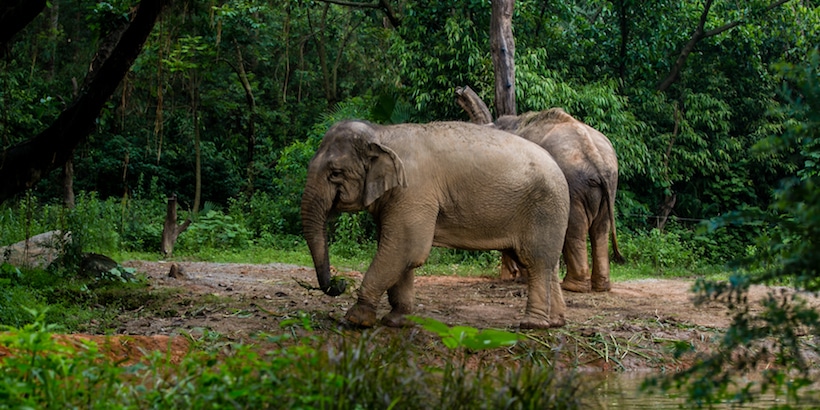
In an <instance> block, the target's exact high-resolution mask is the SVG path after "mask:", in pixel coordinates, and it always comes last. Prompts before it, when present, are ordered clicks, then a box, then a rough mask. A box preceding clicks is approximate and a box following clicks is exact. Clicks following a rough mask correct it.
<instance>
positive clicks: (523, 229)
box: [301, 120, 569, 328]
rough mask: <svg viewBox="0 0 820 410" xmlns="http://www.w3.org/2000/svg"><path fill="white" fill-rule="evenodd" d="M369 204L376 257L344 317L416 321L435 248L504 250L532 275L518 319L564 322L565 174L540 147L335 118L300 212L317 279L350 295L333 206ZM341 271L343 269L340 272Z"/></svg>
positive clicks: (367, 323) (445, 125)
mask: <svg viewBox="0 0 820 410" xmlns="http://www.w3.org/2000/svg"><path fill="white" fill-rule="evenodd" d="M360 210H367V211H368V212H370V213H371V214H372V215H373V216H374V220H375V222H376V226H377V232H378V246H377V250H376V254H375V256H374V258H373V260H372V262H371V263H370V266H369V267H368V269H367V271H366V272H365V274H364V277H363V279H362V282H361V284H360V286H359V288H358V292H357V293H358V294H357V301H356V303H355V304H354V305H353V306H352V307H351V308H350V309H349V310H348V311H347V313H346V314H345V318H346V319H347V321H349V322H350V323H353V324H354V325H358V326H361V327H371V326H374V325H375V324H376V322H377V318H376V315H377V311H376V309H377V306H378V303H379V301H380V299H381V297H382V295H383V294H384V293H385V291H387V295H388V301H389V303H390V307H391V311H390V312H389V313H388V314H386V315H385V316H384V317H383V318H382V320H381V322H382V324H383V325H386V326H392V327H400V326H406V325H408V324H409V323H408V321H407V319H406V317H405V316H406V315H408V314H411V313H412V311H413V304H414V289H413V280H414V277H413V272H414V269H415V268H417V267H419V266H421V265H422V264H423V263H424V262H425V261H426V259H427V257H428V255H429V253H430V250H431V247H432V246H438V247H449V248H460V249H468V250H500V251H501V252H502V254H505V255H508V256H509V257H510V258H512V259H513V260H514V261H515V262H516V263H518V264H520V265H521V266H522V267H524V268H525V269H527V271H528V272H529V276H528V281H527V292H528V293H527V304H526V309H525V312H524V317H523V318H522V320H521V322H520V326H521V328H550V327H560V326H563V325H564V324H565V318H564V315H565V311H566V304H565V302H564V297H563V294H562V291H561V286H560V282H559V278H558V264H559V261H560V257H561V248H562V246H563V242H564V235H565V234H566V228H567V221H568V217H569V190H568V186H567V181H566V178H565V177H564V174H563V173H562V172H561V169H560V168H559V167H558V165H557V164H556V163H555V161H554V160H553V159H552V157H551V156H550V155H549V153H547V152H546V151H545V150H543V149H542V148H541V147H539V146H538V145H536V144H533V143H531V142H529V141H526V140H524V139H522V138H519V137H516V136H514V135H512V134H509V133H507V132H503V131H499V130H494V129H492V128H490V127H485V126H480V125H475V124H469V123H463V122H438V123H429V124H398V125H376V124H372V123H369V122H366V121H360V120H347V121H342V122H339V123H336V124H334V125H333V126H331V127H330V129H329V130H328V131H327V133H326V134H325V135H324V137H323V139H322V141H321V143H320V145H319V148H318V150H317V152H316V154H315V156H314V157H313V158H312V159H311V160H310V163H309V165H308V171H307V180H306V183H305V190H304V193H303V195H302V203H301V216H302V226H303V234H304V237H305V240H306V242H307V244H308V247H309V249H310V253H311V256H312V258H313V263H314V267H315V269H316V277H317V279H318V282H319V287H320V288H321V289H322V290H323V291H324V292H325V293H326V294H328V295H331V296H336V295H338V294H340V293H342V292H344V286H342V288H341V289H339V287H338V286H334V283H333V280H331V277H330V265H329V255H328V244H327V222H328V219H329V218H330V217H331V216H332V215H334V214H335V213H337V212H356V211H360ZM333 279H335V278H333Z"/></svg>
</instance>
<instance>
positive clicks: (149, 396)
mask: <svg viewBox="0 0 820 410" xmlns="http://www.w3.org/2000/svg"><path fill="white" fill-rule="evenodd" d="M30 313H31V314H32V315H33V316H34V318H35V320H34V321H33V323H31V324H29V325H25V326H22V327H19V328H9V329H7V330H8V331H7V332H4V333H0V344H2V345H3V346H5V347H6V348H7V349H9V350H10V351H11V352H12V354H10V355H8V356H6V357H4V358H2V359H0V362H1V363H2V366H0V409H2V408H89V409H103V408H105V409H109V408H123V409H131V408H163V409H178V408H179V409H182V408H184V409H189V408H198V409H206V408H214V409H216V408H247V409H251V408H252V409H280V408H281V409H300V408H302V409H306V408H316V409H331V408H332V409H363V408H385V409H398V408H401V409H428V408H438V409H501V408H503V409H534V408H551V409H575V408H590V407H591V406H592V407H597V406H599V405H600V403H598V402H597V400H596V398H595V396H594V394H593V392H594V388H595V386H594V385H588V384H585V383H582V382H581V379H579V378H578V377H576V374H575V373H572V372H559V371H557V370H556V368H555V366H554V365H552V364H551V363H549V362H548V361H538V360H535V361H517V362H515V364H514V365H510V364H511V362H504V363H503V364H500V363H498V362H495V361H493V360H483V359H482V356H481V355H480V354H477V353H478V352H479V351H481V350H486V349H488V348H489V349H499V346H510V345H511V344H514V343H515V342H516V341H517V340H518V339H519V337H520V336H519V335H516V334H512V333H508V332H504V331H494V332H490V333H487V332H486V331H484V332H478V331H476V330H475V329H471V328H448V327H446V326H444V325H443V324H441V323H438V322H435V321H432V322H426V323H425V325H424V326H425V328H427V329H433V330H432V331H434V332H435V333H437V334H438V335H439V336H442V337H444V336H443V335H442V332H443V333H446V334H447V335H449V336H450V337H451V339H452V340H455V341H452V340H451V342H450V343H447V346H448V347H449V350H447V351H446V353H445V354H444V357H440V358H439V359H440V360H433V361H431V360H429V357H427V355H428V351H427V349H426V346H425V345H424V343H423V342H420V341H419V340H416V339H418V337H419V336H420V335H419V333H418V332H415V333H413V332H409V333H408V334H407V336H408V337H389V338H382V337H380V336H379V335H378V334H377V333H378V332H379V330H375V331H364V332H361V333H358V332H356V333H355V334H348V335H338V337H335V338H332V339H322V338H320V337H319V336H317V335H316V334H315V333H313V332H312V329H311V323H310V320H309V319H305V317H303V318H302V319H297V320H295V321H293V322H288V323H284V322H283V324H282V331H281V332H279V333H278V334H260V335H257V337H256V338H255V341H254V342H252V343H213V342H209V343H205V344H199V345H198V344H194V346H197V347H195V348H193V349H192V350H191V351H190V352H189V353H188V354H187V355H185V356H184V357H183V358H182V359H181V361H180V362H179V363H173V362H172V361H171V360H170V357H169V356H168V355H167V353H164V352H159V351H158V352H153V353H150V354H148V355H147V356H146V358H145V359H144V360H143V361H142V362H141V363H138V364H135V365H130V366H120V365H117V364H116V363H112V362H110V361H109V360H108V359H107V358H106V356H105V354H104V352H103V351H102V350H101V349H100V347H99V346H98V345H97V344H96V343H94V342H91V341H87V342H84V343H83V344H82V345H81V347H79V348H75V347H72V346H68V345H65V344H61V343H59V342H57V341H56V340H55V339H54V338H52V337H51V334H52V332H53V331H54V330H55V326H54V325H49V324H47V322H46V321H45V314H44V313H43V312H42V311H40V312H37V311H31V312H30ZM294 326H295V327H299V328H300V332H298V334H300V336H294V334H295V333H291V332H289V331H288V330H287V329H285V328H286V327H294ZM414 335H415V336H414ZM373 339H378V340H385V341H386V342H385V343H373ZM488 341H489V343H486V342H488ZM482 346H486V347H482ZM501 349H502V353H503V352H506V351H505V350H503V348H501Z"/></svg>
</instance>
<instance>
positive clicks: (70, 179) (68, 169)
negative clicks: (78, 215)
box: [63, 153, 74, 209]
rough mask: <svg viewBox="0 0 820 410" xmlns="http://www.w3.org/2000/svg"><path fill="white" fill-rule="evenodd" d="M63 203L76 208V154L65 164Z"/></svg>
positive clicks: (67, 206)
mask: <svg viewBox="0 0 820 410" xmlns="http://www.w3.org/2000/svg"><path fill="white" fill-rule="evenodd" d="M63 205H64V206H65V207H66V208H68V209H73V208H74V154H73V153H72V154H71V156H70V157H69V158H68V161H66V162H65V165H63Z"/></svg>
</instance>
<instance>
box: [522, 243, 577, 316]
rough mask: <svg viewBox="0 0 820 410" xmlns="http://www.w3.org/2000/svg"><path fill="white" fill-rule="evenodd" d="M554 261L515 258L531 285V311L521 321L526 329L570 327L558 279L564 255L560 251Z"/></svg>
mask: <svg viewBox="0 0 820 410" xmlns="http://www.w3.org/2000/svg"><path fill="white" fill-rule="evenodd" d="M553 253H555V256H554V257H552V258H549V257H546V256H548V255H542V256H543V257H536V258H535V259H533V258H528V257H526V256H523V257H521V258H520V259H519V258H515V260H516V261H517V263H518V264H519V267H520V268H521V270H522V271H524V272H525V274H523V275H522V276H523V277H525V278H526V281H527V307H526V310H525V313H524V318H523V319H522V320H521V324H520V326H521V328H522V329H546V328H551V327H561V326H564V325H565V324H566V319H565V312H566V302H565V301H564V295H563V293H562V291H561V283H560V279H559V278H558V260H559V256H560V253H558V250H557V249H556V250H555V252H553Z"/></svg>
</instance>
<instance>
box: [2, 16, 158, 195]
mask: <svg viewBox="0 0 820 410" xmlns="http://www.w3.org/2000/svg"><path fill="white" fill-rule="evenodd" d="M167 3H168V0H142V1H141V2H140V3H139V5H138V6H137V10H136V13H135V14H134V17H133V19H132V20H131V22H130V23H129V25H128V29H126V30H125V31H124V32H123V33H122V37H120V41H119V42H118V43H117V45H116V47H114V48H113V49H112V50H111V53H110V54H109V56H108V58H106V59H105V61H104V62H103V63H102V64H101V65H100V66H99V68H98V69H97V70H95V72H93V73H89V74H88V75H93V76H94V77H93V79H92V80H91V81H90V82H89V83H88V86H87V87H84V88H83V90H81V91H80V95H79V97H77V98H76V99H75V100H74V102H73V103H72V104H71V105H70V106H69V107H68V108H66V109H65V110H64V111H63V112H62V113H61V114H60V116H59V117H57V119H56V120H55V121H54V123H53V124H51V125H50V126H49V127H48V128H46V129H45V130H43V131H42V132H41V133H40V134H38V135H36V136H34V137H33V138H31V139H29V140H27V141H24V142H22V143H20V144H17V145H14V146H12V147H9V148H7V149H5V150H3V152H2V153H0V202H2V201H4V200H6V199H8V198H10V197H12V196H14V195H15V194H17V193H19V192H22V191H24V190H26V189H29V188H31V187H33V186H34V185H35V184H36V183H37V182H38V181H40V179H42V178H43V177H45V176H46V175H48V173H49V172H51V171H52V170H54V169H56V168H60V167H62V166H63V164H65V162H66V161H67V160H68V158H69V155H70V154H71V152H72V151H73V150H74V148H75V147H76V146H77V145H78V144H79V143H80V142H81V141H82V140H84V139H85V137H86V136H87V135H88V134H89V133H90V132H91V131H93V130H94V124H95V121H96V119H97V117H98V116H99V114H100V111H101V110H102V108H103V106H104V105H105V103H106V102H107V101H108V99H109V98H110V97H111V95H112V94H113V93H114V91H115V90H116V89H117V87H118V86H119V84H120V82H121V81H122V79H123V77H125V75H126V74H127V73H128V71H129V70H130V69H131V65H132V64H133V63H134V60H136V58H137V56H138V55H139V54H140V52H141V51H142V47H143V45H144V44H145V41H146V40H147V39H148V35H149V34H150V33H151V30H152V29H153V27H154V24H155V23H156V20H157V17H158V16H159V14H160V13H161V12H162V10H163V9H164V7H165V6H166V4H167Z"/></svg>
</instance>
